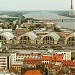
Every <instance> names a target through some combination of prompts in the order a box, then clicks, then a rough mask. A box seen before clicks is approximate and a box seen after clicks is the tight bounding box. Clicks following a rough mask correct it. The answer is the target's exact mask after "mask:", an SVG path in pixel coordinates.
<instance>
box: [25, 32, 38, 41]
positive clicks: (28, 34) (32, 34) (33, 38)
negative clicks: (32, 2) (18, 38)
mask: <svg viewBox="0 0 75 75" xmlns="http://www.w3.org/2000/svg"><path fill="white" fill-rule="evenodd" d="M25 35H26V36H29V38H30V39H31V40H35V39H36V38H37V37H38V36H37V35H36V34H35V33H34V32H32V31H31V32H27V33H26V34H25Z"/></svg>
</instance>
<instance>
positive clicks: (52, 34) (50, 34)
mask: <svg viewBox="0 0 75 75" xmlns="http://www.w3.org/2000/svg"><path fill="white" fill-rule="evenodd" d="M45 36H51V37H53V38H54V39H55V40H58V39H59V38H60V36H59V35H58V34H57V33H55V32H49V33H48V34H47V35H45ZM45 36H44V37H45ZM44 37H43V38H44Z"/></svg>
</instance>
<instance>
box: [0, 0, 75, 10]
mask: <svg viewBox="0 0 75 75" xmlns="http://www.w3.org/2000/svg"><path fill="white" fill-rule="evenodd" d="M73 3H74V2H73ZM74 5H75V4H74ZM74 7H75V6H74ZM69 9H70V0H0V10H69Z"/></svg>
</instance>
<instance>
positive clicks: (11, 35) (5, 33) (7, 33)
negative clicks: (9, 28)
mask: <svg viewBox="0 0 75 75" xmlns="http://www.w3.org/2000/svg"><path fill="white" fill-rule="evenodd" d="M0 35H2V36H5V37H6V38H7V39H8V40H10V39H13V38H14V35H13V33H11V32H3V33H1V34H0Z"/></svg>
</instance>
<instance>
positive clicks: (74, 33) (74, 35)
mask: <svg viewBox="0 0 75 75" xmlns="http://www.w3.org/2000/svg"><path fill="white" fill-rule="evenodd" d="M69 37H75V32H73V33H71V34H70V35H69V36H68V37H67V38H66V39H65V41H66V40H67V39H68V38H69Z"/></svg>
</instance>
